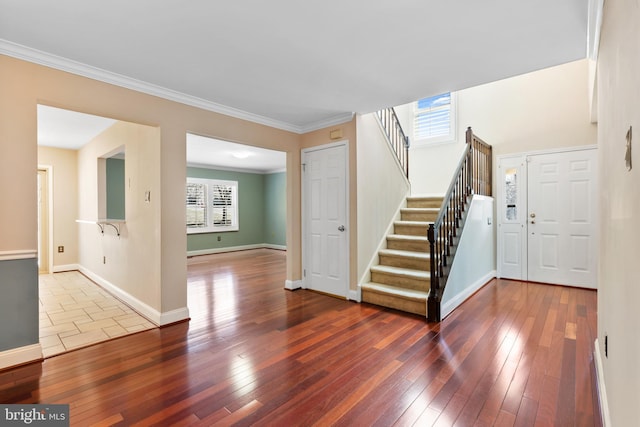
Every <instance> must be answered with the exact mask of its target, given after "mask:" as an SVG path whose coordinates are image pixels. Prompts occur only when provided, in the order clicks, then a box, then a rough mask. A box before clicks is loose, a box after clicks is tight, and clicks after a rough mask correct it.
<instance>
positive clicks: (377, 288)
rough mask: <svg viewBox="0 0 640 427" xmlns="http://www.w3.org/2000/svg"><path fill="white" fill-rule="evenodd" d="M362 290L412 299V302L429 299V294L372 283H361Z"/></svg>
mask: <svg viewBox="0 0 640 427" xmlns="http://www.w3.org/2000/svg"><path fill="white" fill-rule="evenodd" d="M362 289H363V290H368V291H372V292H377V293H381V294H387V295H393V296H397V297H401V298H405V299H413V300H419V301H426V300H427V298H428V297H429V292H424V291H417V290H413V289H407V288H398V287H396V286H391V285H383V284H382V283H374V282H369V283H363V284H362Z"/></svg>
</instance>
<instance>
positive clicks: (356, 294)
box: [347, 285, 362, 302]
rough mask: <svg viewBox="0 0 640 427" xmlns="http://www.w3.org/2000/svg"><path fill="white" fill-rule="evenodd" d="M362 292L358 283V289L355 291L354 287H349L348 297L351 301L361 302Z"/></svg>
mask: <svg viewBox="0 0 640 427" xmlns="http://www.w3.org/2000/svg"><path fill="white" fill-rule="evenodd" d="M361 292H362V290H361V288H360V285H358V289H357V290H355V291H354V290H352V289H349V294H348V295H347V299H349V300H351V301H355V302H361V301H362V298H361V295H362V293H361Z"/></svg>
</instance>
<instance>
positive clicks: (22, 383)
mask: <svg viewBox="0 0 640 427" xmlns="http://www.w3.org/2000/svg"><path fill="white" fill-rule="evenodd" d="M188 272H189V294H188V298H189V308H190V311H191V316H192V319H191V321H190V322H185V323H181V324H176V325H172V326H169V327H165V328H162V329H155V330H150V331H146V332H141V333H139V334H136V335H133V336H128V337H124V338H119V339H117V340H114V341H110V342H106V343H102V344H98V345H95V346H93V347H89V348H85V349H81V350H78V351H74V352H72V353H68V354H64V355H61V356H56V357H54V358H51V359H47V360H46V361H44V362H43V363H41V364H40V363H38V364H32V365H27V366H24V367H19V368H15V369H11V370H6V371H3V372H0V402H3V403H35V402H43V403H68V404H70V405H71V424H72V425H82V426H83V425H92V424H97V425H121V426H130V425H154V424H155V425H163V426H164V425H174V424H175V425H204V426H209V425H216V424H219V425H265V426H267V425H269V426H297V425H300V426H302V425H314V424H316V425H345V426H353V425H358V426H368V425H381V426H390V425H418V426H427V425H439V426H440V425H443V426H444V425H458V426H472V425H486V426H490V425H534V424H538V425H544V426H553V425H558V426H569V425H579V426H590V425H596V426H597V425H600V421H599V415H598V406H597V398H596V392H595V380H594V369H593V360H592V346H593V340H594V339H595V337H596V292H595V291H589V290H581V289H575V288H566V287H560V286H549V285H541V284H532V283H522V282H514V281H506V280H494V281H492V282H491V283H489V284H488V285H487V286H485V287H484V288H483V289H482V290H480V291H479V292H478V293H477V294H476V295H474V296H473V297H472V298H471V299H470V300H469V301H467V302H466V303H465V304H464V305H462V306H461V307H460V308H459V309H457V310H456V311H455V312H454V313H453V314H452V315H450V316H449V317H448V318H447V319H445V320H444V321H443V322H442V323H441V324H429V323H426V322H425V320H424V319H422V318H420V317H417V316H412V315H405V314H402V313H398V312H394V311H390V310H385V309H381V308H378V307H375V306H372V305H367V304H357V303H354V302H349V301H343V300H339V299H336V298H331V297H328V296H325V295H320V294H317V293H314V292H310V291H305V290H298V291H294V292H291V291H286V290H284V289H283V286H284V281H285V253H284V252H281V251H274V250H266V249H264V250H252V251H245V252H236V253H231V254H218V255H209V256H205V257H196V258H191V259H190V260H189V266H188Z"/></svg>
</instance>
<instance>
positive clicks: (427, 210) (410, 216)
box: [362, 197, 443, 316]
mask: <svg viewBox="0 0 640 427" xmlns="http://www.w3.org/2000/svg"><path fill="white" fill-rule="evenodd" d="M442 200H443V199H442V197H408V198H407V207H406V208H403V209H401V214H400V220H399V221H396V222H395V223H394V233H393V234H390V235H388V236H387V248H386V249H382V250H380V252H379V253H378V265H376V266H373V267H371V281H370V282H369V283H364V284H362V301H364V302H368V303H371V304H376V305H380V306H384V307H389V308H393V309H396V310H401V311H406V312H409V313H415V314H419V315H422V316H426V315H427V298H428V297H429V288H430V284H431V283H430V272H429V271H430V253H429V240H428V238H427V230H428V228H429V224H432V223H433V221H434V220H435V219H436V218H437V216H438V213H439V209H440V206H441V205H442Z"/></svg>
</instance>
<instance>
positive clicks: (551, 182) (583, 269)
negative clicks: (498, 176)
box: [527, 150, 598, 288]
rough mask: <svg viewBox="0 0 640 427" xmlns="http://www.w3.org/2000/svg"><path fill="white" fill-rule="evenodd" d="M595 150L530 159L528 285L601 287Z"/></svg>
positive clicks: (553, 154)
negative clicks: (530, 283)
mask: <svg viewBox="0 0 640 427" xmlns="http://www.w3.org/2000/svg"><path fill="white" fill-rule="evenodd" d="M596 167H597V159H596V150H579V151H570V152H564V153H551V154H540V155H532V156H529V157H528V211H529V218H528V224H527V231H528V251H527V252H528V279H529V280H531V281H536V282H545V283H558V284H563V285H572V286H584V287H591V288H595V287H596V283H597V282H596V279H597V274H596V267H597V252H596V251H597V242H596V240H597V227H598V224H597V219H596V216H597V211H596V210H597V206H596V198H595V197H596V194H597V185H596V177H597V173H596V172H597V171H596Z"/></svg>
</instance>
